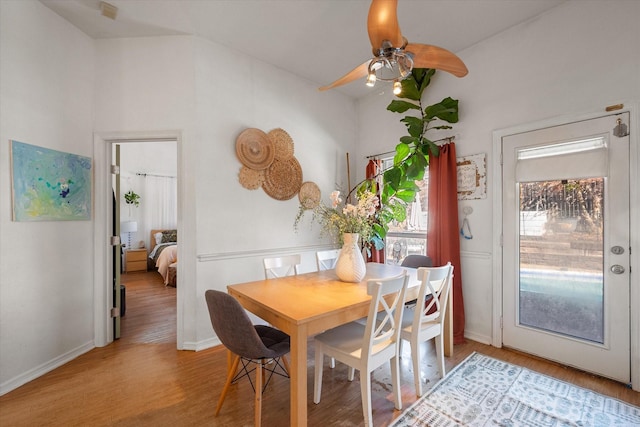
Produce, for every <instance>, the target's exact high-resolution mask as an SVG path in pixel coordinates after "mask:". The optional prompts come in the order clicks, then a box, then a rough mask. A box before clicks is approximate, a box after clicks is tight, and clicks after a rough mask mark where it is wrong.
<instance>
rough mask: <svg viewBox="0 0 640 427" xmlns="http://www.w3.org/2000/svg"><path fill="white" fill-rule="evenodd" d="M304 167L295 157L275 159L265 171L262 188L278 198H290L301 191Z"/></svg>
mask: <svg viewBox="0 0 640 427" xmlns="http://www.w3.org/2000/svg"><path fill="white" fill-rule="evenodd" d="M301 185H302V168H301V167H300V163H299V162H298V160H297V159H296V158H295V157H291V158H290V159H287V160H278V159H274V160H273V163H271V166H269V167H268V168H267V169H266V170H265V171H264V182H263V183H262V189H263V190H264V192H265V193H267V194H268V195H269V196H271V197H273V198H274V199H276V200H289V199H291V198H292V197H293V196H295V195H296V194H297V193H298V191H300V186H301Z"/></svg>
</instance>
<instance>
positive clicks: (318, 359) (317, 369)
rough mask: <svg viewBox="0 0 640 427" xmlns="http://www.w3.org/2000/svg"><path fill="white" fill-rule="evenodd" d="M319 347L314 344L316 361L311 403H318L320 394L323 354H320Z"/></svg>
mask: <svg viewBox="0 0 640 427" xmlns="http://www.w3.org/2000/svg"><path fill="white" fill-rule="evenodd" d="M319 347H320V343H318V342H316V360H315V365H316V366H315V368H314V370H315V375H314V376H315V379H314V382H313V403H316V404H317V403H320V395H321V394H322V368H323V366H322V362H323V359H324V354H323V353H322V348H319Z"/></svg>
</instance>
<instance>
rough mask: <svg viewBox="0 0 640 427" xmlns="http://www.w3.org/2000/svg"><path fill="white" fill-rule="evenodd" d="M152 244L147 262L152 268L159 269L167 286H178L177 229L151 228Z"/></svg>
mask: <svg viewBox="0 0 640 427" xmlns="http://www.w3.org/2000/svg"><path fill="white" fill-rule="evenodd" d="M150 242H151V245H152V247H153V250H152V251H151V252H150V253H149V258H148V259H147V264H148V266H149V268H150V269H151V270H157V271H158V273H160V275H161V276H162V280H163V282H164V284H165V286H174V287H175V286H176V284H177V283H176V277H177V267H178V233H177V230H151V239H150Z"/></svg>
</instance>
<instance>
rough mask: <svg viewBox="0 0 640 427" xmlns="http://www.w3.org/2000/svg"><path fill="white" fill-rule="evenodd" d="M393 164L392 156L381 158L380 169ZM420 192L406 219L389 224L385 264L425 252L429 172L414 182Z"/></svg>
mask: <svg viewBox="0 0 640 427" xmlns="http://www.w3.org/2000/svg"><path fill="white" fill-rule="evenodd" d="M391 166H393V158H388V159H383V160H382V169H383V170H387V169H388V168H390V167H391ZM416 184H418V186H419V187H420V193H418V195H417V196H416V200H415V201H414V202H413V203H412V204H411V205H409V206H408V209H407V219H406V221H404V222H402V223H395V222H394V223H391V224H389V231H388V232H387V238H386V239H385V260H386V263H387V264H398V265H399V264H401V263H402V260H404V258H405V257H406V256H407V255H414V254H415V255H426V254H427V212H428V202H429V198H428V191H429V174H428V173H425V177H424V179H423V180H422V181H419V182H416Z"/></svg>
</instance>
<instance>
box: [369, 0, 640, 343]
mask: <svg viewBox="0 0 640 427" xmlns="http://www.w3.org/2000/svg"><path fill="white" fill-rule="evenodd" d="M639 17H640V2H637V1H625V0H622V1H570V2H568V3H565V4H563V5H561V6H559V7H557V8H555V9H553V10H551V11H550V12H549V13H546V14H544V15H542V16H540V17H538V18H537V19H534V20H532V21H530V22H527V23H525V24H522V25H518V26H516V27H513V28H511V29H510V30H508V31H505V32H503V33H501V34H498V35H496V36H494V37H492V38H490V39H488V40H485V41H483V42H481V43H478V44H477V45H475V46H473V47H471V48H469V49H466V50H464V51H462V52H458V54H459V56H460V57H461V58H462V60H463V61H464V62H465V63H466V65H467V67H468V68H469V74H468V75H467V76H466V77H464V78H462V79H457V78H456V77H453V76H451V75H449V74H446V73H443V72H440V73H437V75H436V76H435V78H434V79H433V81H432V82H431V85H430V86H429V88H427V90H426V92H425V97H426V99H425V100H423V102H425V105H429V104H432V103H435V102H439V101H440V100H442V99H443V98H445V97H447V96H451V97H452V98H454V99H458V100H459V101H460V122H459V123H457V124H455V125H454V129H453V130H450V131H443V132H442V133H440V134H434V135H436V136H434V138H432V139H435V138H437V137H438V136H437V135H440V136H448V135H455V136H456V151H457V155H458V156H465V155H471V154H477V153H486V154H487V161H488V165H487V171H488V177H487V178H488V179H487V187H488V188H487V194H488V195H487V198H486V199H484V200H467V201H461V202H460V206H459V207H460V212H459V216H460V219H461V220H462V218H463V214H462V207H463V206H471V207H473V214H472V215H471V216H470V217H469V222H470V225H471V228H472V230H473V236H474V237H473V239H472V240H466V239H461V241H460V245H461V251H462V254H461V255H462V256H461V263H462V281H463V295H464V300H465V314H466V336H467V337H469V338H473V339H476V340H479V341H482V342H487V343H489V342H491V336H492V280H493V279H494V278H493V277H492V262H493V255H494V254H493V247H492V244H493V234H494V233H495V232H497V231H499V230H493V228H492V222H493V215H494V212H493V180H494V177H493V174H492V170H493V166H494V162H495V161H496V159H494V158H493V156H492V152H493V146H492V144H493V131H494V130H498V129H503V128H507V127H511V126H516V125H520V124H527V123H533V122H539V121H542V120H545V119H548V118H553V117H571V116H576V115H579V114H583V113H589V112H598V111H601V112H604V109H605V107H606V106H608V105H612V104H618V103H624V102H625V101H627V104H628V101H630V100H635V101H636V102H637V101H638V100H640V51H639V50H638V45H639V43H640V25H638V18H639ZM389 92H390V91H389V90H388V89H387V93H386V94H385V95H382V96H380V95H378V94H372V95H370V96H368V97H367V98H365V99H363V100H361V101H360V102H359V104H358V112H359V117H360V122H361V126H360V127H359V137H358V139H359V145H358V151H359V159H360V160H361V161H362V157H363V156H366V155H367V154H374V153H378V152H384V151H389V150H393V147H394V146H395V144H396V143H397V139H398V138H399V136H401V135H404V134H406V130H405V128H404V126H403V125H402V124H400V123H398V120H399V119H400V118H401V117H402V116H404V114H396V113H391V112H389V111H386V106H387V105H388V104H389V102H390V100H391V99H392V95H390V94H389ZM361 168H362V166H359V169H361ZM636 208H637V207H636ZM635 286H636V287H637V286H639V284H638V282H637V281H636V282H635Z"/></svg>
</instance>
